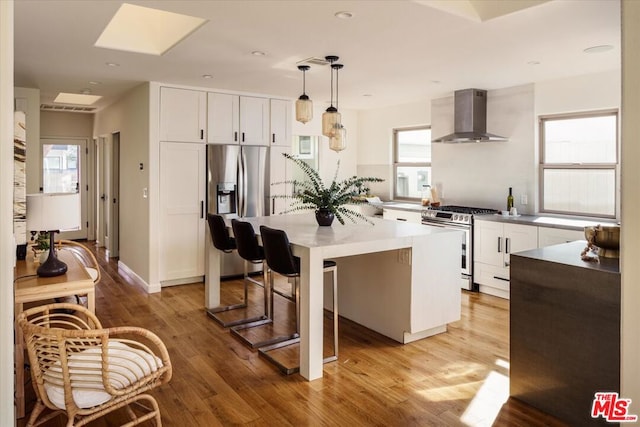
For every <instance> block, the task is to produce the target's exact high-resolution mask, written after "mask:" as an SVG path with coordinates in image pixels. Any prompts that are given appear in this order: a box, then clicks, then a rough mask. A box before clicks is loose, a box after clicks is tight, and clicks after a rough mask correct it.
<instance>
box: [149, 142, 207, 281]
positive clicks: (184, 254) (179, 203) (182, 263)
mask: <svg viewBox="0 0 640 427" xmlns="http://www.w3.org/2000/svg"><path fill="white" fill-rule="evenodd" d="M205 148H206V146H205V145H204V144H197V143H173V142H161V143H160V235H159V242H160V245H159V255H160V256H159V274H160V282H161V283H162V284H163V285H167V284H178V283H181V281H183V283H186V282H184V281H185V280H188V279H193V278H194V277H198V276H203V275H204V248H205V246H204V244H205V232H206V231H207V229H206V226H205V221H206V218H205V214H206V210H205V206H204V200H205Z"/></svg>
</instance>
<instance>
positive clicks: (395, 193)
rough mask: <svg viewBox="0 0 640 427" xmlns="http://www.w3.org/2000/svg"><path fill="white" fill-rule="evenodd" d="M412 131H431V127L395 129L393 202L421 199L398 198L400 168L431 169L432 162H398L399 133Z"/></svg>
mask: <svg viewBox="0 0 640 427" xmlns="http://www.w3.org/2000/svg"><path fill="white" fill-rule="evenodd" d="M412 130H431V125H421V126H411V127H401V128H394V129H393V141H392V143H393V200H406V201H420V197H405V196H398V187H397V185H398V167H405V166H407V167H420V166H423V167H428V168H431V167H432V166H431V164H432V162H433V158H432V159H431V160H432V161H431V162H399V161H398V133H399V132H405V131H412Z"/></svg>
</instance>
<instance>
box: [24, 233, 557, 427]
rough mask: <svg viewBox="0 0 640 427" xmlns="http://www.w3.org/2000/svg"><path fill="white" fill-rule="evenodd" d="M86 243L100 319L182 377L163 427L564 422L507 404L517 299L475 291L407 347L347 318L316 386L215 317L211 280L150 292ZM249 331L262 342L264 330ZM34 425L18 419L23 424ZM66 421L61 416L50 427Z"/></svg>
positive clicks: (289, 323) (237, 287)
mask: <svg viewBox="0 0 640 427" xmlns="http://www.w3.org/2000/svg"><path fill="white" fill-rule="evenodd" d="M85 244H86V246H88V247H89V248H90V249H91V250H92V251H94V253H95V254H96V255H97V257H98V259H99V261H100V264H101V267H102V280H101V282H100V283H99V284H98V286H97V289H96V293H97V303H96V307H97V308H96V312H97V315H98V317H99V318H100V320H101V321H102V322H103V325H105V326H122V325H133V326H140V327H144V328H147V329H150V330H152V331H154V332H155V333H156V334H158V335H159V336H160V338H162V340H163V341H164V342H165V344H166V345H167V348H168V350H169V353H170V355H171V360H172V364H173V378H172V380H171V382H170V383H169V384H167V385H165V386H163V387H161V388H160V389H156V390H155V391H153V392H152V394H153V395H154V396H155V397H156V398H157V400H158V403H159V405H160V408H161V412H162V419H163V424H164V425H165V426H180V427H185V426H203V427H210V426H227V425H255V426H347V425H348V426H491V425H495V426H534V427H535V426H563V425H564V424H562V423H561V422H559V421H558V420H556V419H553V418H552V417H550V416H547V415H545V414H542V413H540V412H539V411H537V410H535V409H534V408H531V407H529V406H527V405H525V404H523V403H521V402H518V401H515V400H512V399H508V390H509V379H508V372H509V365H508V362H509V303H508V301H507V300H503V299H500V298H496V297H492V296H488V295H481V294H476V293H469V292H466V291H465V292H463V296H462V319H461V320H460V321H458V322H455V323H453V324H450V325H449V328H448V332H447V333H444V334H440V335H437V336H434V337H431V338H427V339H424V340H420V341H418V342H415V343H411V344H407V345H401V344H398V343H396V342H395V341H393V340H391V339H388V338H386V337H384V336H381V335H379V334H377V333H375V332H373V331H371V330H368V329H366V328H364V327H362V326H359V325H357V324H355V323H353V322H351V321H349V320H347V319H344V318H340V333H339V340H340V357H339V359H338V361H337V362H333V363H329V364H326V365H325V366H324V377H323V378H322V379H320V380H316V381H312V382H307V381H305V380H304V379H303V378H302V377H300V376H299V375H297V374H294V375H290V376H283V375H281V374H280V373H279V372H278V371H277V369H276V368H275V367H274V366H273V365H271V364H269V363H268V362H267V361H265V360H264V359H263V358H260V357H258V354H257V352H256V351H255V350H251V349H250V348H249V347H247V346H245V345H244V344H242V343H241V342H240V340H238V339H237V338H235V337H233V336H232V335H231V334H230V332H229V330H228V329H225V328H223V327H221V326H220V325H219V324H218V323H217V322H215V321H214V320H213V319H211V318H209V317H208V316H207V314H206V313H205V311H204V307H203V302H204V285H203V284H202V283H196V284H188V285H182V286H174V287H168V288H163V289H162V292H160V293H157V294H147V293H145V292H144V291H143V290H142V289H140V288H139V287H138V286H137V285H135V284H134V282H133V281H132V280H131V279H130V278H128V277H127V276H126V274H124V273H122V272H119V271H118V268H117V262H116V261H115V260H114V259H107V258H106V255H105V252H104V250H102V249H98V248H96V247H95V245H94V244H93V243H92V242H88V243H86V242H85ZM222 289H223V294H222V296H221V298H222V301H223V303H231V302H235V301H238V300H239V299H240V298H241V296H242V293H241V292H242V282H241V281H240V280H233V281H225V282H223V284H222ZM250 289H251V293H250V298H249V299H250V304H251V305H252V306H253V307H254V309H255V311H257V312H259V311H260V310H261V307H262V289H261V288H259V287H257V286H255V285H251V288H250ZM276 298H277V299H276V325H275V327H274V328H276V329H278V330H277V331H276V332H279V331H285V332H286V331H289V330H292V328H294V325H293V319H294V318H293V314H294V312H293V304H292V303H290V302H289V301H287V300H285V299H284V298H281V297H276ZM242 314H243V313H240V312H230V313H228V314H227V315H228V316H231V317H233V316H241V315H242ZM330 322H331V320H330V319H329V318H327V319H326V323H325V335H326V339H325V353H326V354H330V353H331V351H332V349H331V338H332V337H331V331H332V328H331V323H330ZM267 329H269V328H267ZM264 332H265V331H262V333H264ZM266 332H269V331H266ZM250 333H251V334H253V335H254V337H255V338H259V337H258V335H259V334H260V332H259V331H258V330H251V332H250ZM252 338H253V337H252ZM278 357H282V358H289V359H293V361H295V359H296V357H297V349H296V348H295V347H291V348H287V349H285V350H283V351H282V354H281V355H278ZM292 363H293V362H292ZM27 377H28V375H27ZM26 389H27V394H28V396H27V399H28V401H27V414H28V413H29V412H30V410H31V407H32V406H33V403H34V401H35V397H34V395H33V391H32V390H31V386H30V384H28V385H27V387H26ZM26 420H27V418H23V419H20V420H18V424H17V425H18V427H22V426H24V425H25V423H26ZM126 421H127V418H126V414H125V413H124V412H116V413H114V414H111V415H109V416H107V417H105V418H103V419H101V420H97V421H95V422H93V423H91V424H90V425H91V426H101V427H102V426H112V425H120V424H121V423H124V422H126ZM65 423H66V420H65V419H64V417H62V416H61V417H58V418H56V419H54V420H51V421H49V422H48V423H46V424H45V426H55V427H58V426H64V425H65Z"/></svg>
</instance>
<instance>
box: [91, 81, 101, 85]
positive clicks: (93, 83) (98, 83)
mask: <svg viewBox="0 0 640 427" xmlns="http://www.w3.org/2000/svg"><path fill="white" fill-rule="evenodd" d="M89 84H90V85H94V86H95V85H101V84H102V82H97V81H94V80H92V81H90V82H89Z"/></svg>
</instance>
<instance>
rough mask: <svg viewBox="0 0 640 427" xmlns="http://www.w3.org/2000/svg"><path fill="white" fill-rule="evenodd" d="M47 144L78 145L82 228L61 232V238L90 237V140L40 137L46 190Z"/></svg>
mask: <svg viewBox="0 0 640 427" xmlns="http://www.w3.org/2000/svg"><path fill="white" fill-rule="evenodd" d="M45 144H50V145H78V146H79V147H80V148H79V149H78V166H79V168H80V171H79V174H78V191H79V193H80V212H81V214H80V223H81V224H80V226H81V227H80V230H78V231H66V232H63V233H60V234H59V238H61V239H86V238H87V237H88V232H87V230H88V227H87V224H88V218H89V216H88V202H89V188H90V186H89V180H88V177H89V176H90V175H89V170H90V168H91V162H90V160H89V149H88V146H89V140H88V139H87V138H80V137H52V136H43V137H41V138H40V156H39V158H40V191H41V192H42V191H43V190H44V177H43V175H44V174H43V164H44V155H43V151H42V150H43V146H44V145H45Z"/></svg>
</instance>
